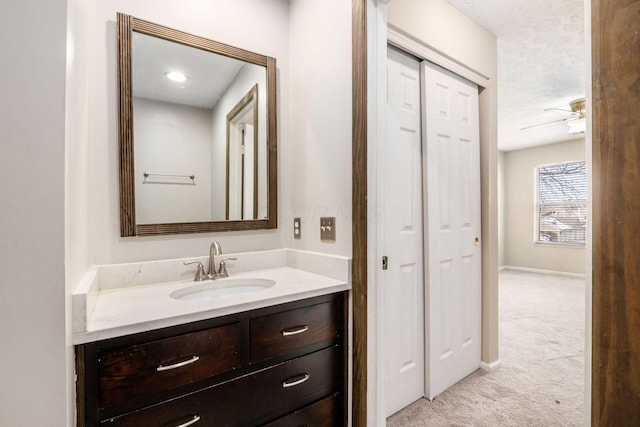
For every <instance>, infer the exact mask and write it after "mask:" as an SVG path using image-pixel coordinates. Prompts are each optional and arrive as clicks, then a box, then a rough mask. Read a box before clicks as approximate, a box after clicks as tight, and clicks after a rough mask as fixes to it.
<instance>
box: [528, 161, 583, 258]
mask: <svg viewBox="0 0 640 427" xmlns="http://www.w3.org/2000/svg"><path fill="white" fill-rule="evenodd" d="M537 172H538V173H537V187H538V193H537V202H538V206H537V218H536V220H537V230H538V233H537V241H538V242H541V243H559V244H571V245H584V242H585V238H586V219H587V167H586V163H585V162H584V161H580V162H568V163H558V164H554V165H548V166H541V167H539V168H538V169H537Z"/></svg>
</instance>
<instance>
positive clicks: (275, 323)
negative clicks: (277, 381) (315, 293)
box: [251, 301, 341, 362]
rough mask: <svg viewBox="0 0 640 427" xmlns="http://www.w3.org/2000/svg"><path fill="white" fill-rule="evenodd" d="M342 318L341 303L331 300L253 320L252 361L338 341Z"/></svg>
mask: <svg viewBox="0 0 640 427" xmlns="http://www.w3.org/2000/svg"><path fill="white" fill-rule="evenodd" d="M340 316H341V309H340V304H339V303H338V302H336V301H331V302H326V303H322V304H316V305H312V306H309V307H303V308H298V309H295V310H290V311H285V312H282V313H276V314H272V315H269V316H263V317H256V318H254V319H251V361H252V362H257V361H260V360H264V359H268V358H270V357H273V356H278V355H281V354H286V353H288V352H290V351H294V350H298V349H301V348H303V347H306V346H308V345H311V344H315V343H318V342H322V341H327V340H332V339H335V338H337V337H338V334H339V331H340V327H339V325H340Z"/></svg>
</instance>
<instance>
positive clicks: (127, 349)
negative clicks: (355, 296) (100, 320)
mask: <svg viewBox="0 0 640 427" xmlns="http://www.w3.org/2000/svg"><path fill="white" fill-rule="evenodd" d="M345 298H346V294H345V293H337V294H331V295H324V296H321V297H315V298H310V299H306V300H302V301H295V302H292V303H287V304H281V305H277V306H272V307H266V308H262V309H258V310H253V311H248V312H243V313H239V314H234V315H229V316H224V317H219V318H215V319H210V320H205V321H200V322H195V323H190V324H187V325H179V326H174V327H170V328H164V329H160V330H154V331H149V332H143V333H139V334H135V335H129V336H123V337H117V338H112V339H107V340H103V341H98V342H92V343H88V344H83V345H78V346H76V371H77V375H78V378H77V392H78V393H77V394H78V426H98V425H100V426H102V425H104V426H163V427H164V426H167V427H169V426H171V427H178V426H183V427H185V426H194V427H199V426H257V425H269V426H301V425H303V426H305V425H306V426H340V425H346V418H347V417H346V397H345V396H346V383H347V374H346V357H347V356H346V354H347V339H346V336H347V334H346V326H345V325H346V320H345V319H346V318H347V315H346V311H345V310H346V305H347V304H346V302H345Z"/></svg>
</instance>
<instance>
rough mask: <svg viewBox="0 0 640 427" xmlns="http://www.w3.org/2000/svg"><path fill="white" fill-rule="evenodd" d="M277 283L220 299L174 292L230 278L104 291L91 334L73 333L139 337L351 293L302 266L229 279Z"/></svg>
mask: <svg viewBox="0 0 640 427" xmlns="http://www.w3.org/2000/svg"><path fill="white" fill-rule="evenodd" d="M249 278H252V279H253V278H260V279H268V280H273V281H275V282H276V284H275V285H274V286H272V287H270V288H267V289H264V290H260V291H257V292H254V293H249V294H240V295H233V296H225V297H220V298H217V299H203V300H179V299H174V298H172V297H171V296H170V293H171V292H172V291H175V290H178V289H182V288H185V287H188V286H193V285H198V284H202V285H203V286H205V285H206V286H215V284H216V283H220V285H224V281H225V280H226V279H219V280H215V281H211V280H207V281H202V282H194V281H190V280H182V281H173V282H168V283H158V284H151V285H141V286H127V287H122V288H114V289H104V290H99V291H98V292H97V294H96V295H95V305H94V306H93V311H92V313H91V315H90V316H88V318H87V319H86V330H82V331H78V332H76V333H74V335H73V342H74V344H83V343H87V342H92V341H98V340H102V339H106V338H113V337H117V336H122V335H128V334H134V333H139V332H144V331H149V330H152V329H158V328H164V327H168V326H174V325H179V324H184V323H189V322H194V321H198V320H204V319H210V318H214V317H219V316H225V315H228V314H234V313H239V312H242V311H247V310H253V309H256V308H262V307H267V306H271V305H276V304H282V303H287V302H292V301H296V300H301V299H305V298H311V297H315V296H320V295H326V294H330V293H335V292H340V291H345V290H349V289H350V287H351V286H350V283H349V281H348V280H341V279H334V278H330V277H327V276H324V275H320V274H315V273H310V272H308V271H304V270H301V269H298V268H292V267H287V266H283V267H276V268H268V269H262V270H255V271H247V272H241V273H237V274H230V277H229V279H234V280H237V279H249Z"/></svg>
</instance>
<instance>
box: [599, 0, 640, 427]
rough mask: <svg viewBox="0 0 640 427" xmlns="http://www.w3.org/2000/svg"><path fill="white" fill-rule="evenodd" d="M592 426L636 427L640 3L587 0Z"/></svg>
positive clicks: (639, 396) (639, 388) (639, 390)
mask: <svg viewBox="0 0 640 427" xmlns="http://www.w3.org/2000/svg"><path fill="white" fill-rule="evenodd" d="M591 4H592V7H591V16H592V22H591V25H592V30H591V31H592V46H591V49H592V64H591V65H592V70H593V76H592V90H593V102H592V105H593V107H592V110H593V111H592V117H593V122H592V125H593V132H592V138H593V141H592V157H593V163H592V167H593V169H592V170H593V173H592V184H593V191H592V194H593V215H592V217H593V218H592V220H593V245H592V246H593V255H592V261H593V269H592V280H593V288H592V290H593V305H592V308H593V323H592V326H593V346H592V356H593V361H592V365H591V375H592V383H591V425H593V426H611V425H618V426H632V425H635V426H637V425H640V333H639V331H640V266H639V264H638V255H639V254H640V238H639V237H638V235H639V234H640V215H639V214H638V212H640V186H639V185H638V182H640V120H639V119H638V99H639V98H640V73H638V70H639V69H640V43H638V33H640V19H638V16H639V15H640V1H638V0H592V3H591Z"/></svg>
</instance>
